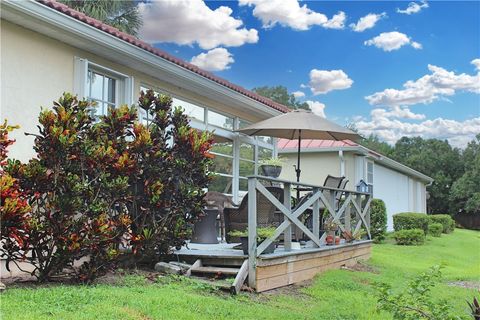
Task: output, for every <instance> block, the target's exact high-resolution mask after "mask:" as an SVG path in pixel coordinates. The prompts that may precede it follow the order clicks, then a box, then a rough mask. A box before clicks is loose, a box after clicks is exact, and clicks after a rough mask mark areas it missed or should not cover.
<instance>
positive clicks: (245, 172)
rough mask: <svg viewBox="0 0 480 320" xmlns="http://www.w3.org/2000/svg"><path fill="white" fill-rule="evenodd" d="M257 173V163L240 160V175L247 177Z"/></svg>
mask: <svg viewBox="0 0 480 320" xmlns="http://www.w3.org/2000/svg"><path fill="white" fill-rule="evenodd" d="M254 174H255V163H254V162H250V161H246V160H240V176H242V177H247V176H251V175H254Z"/></svg>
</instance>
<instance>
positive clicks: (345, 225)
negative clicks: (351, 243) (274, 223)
mask: <svg viewBox="0 0 480 320" xmlns="http://www.w3.org/2000/svg"><path fill="white" fill-rule="evenodd" d="M261 181H268V182H270V183H275V184H282V185H283V189H284V202H283V203H281V202H280V201H279V200H278V199H277V198H276V197H275V196H274V195H273V194H272V193H270V191H268V190H267V188H265V187H264V186H263V184H262V183H261ZM292 186H296V187H297V188H303V189H309V190H311V191H310V193H309V196H308V198H307V199H306V200H305V201H302V202H301V203H300V204H299V205H297V206H296V207H293V208H292V207H291V188H292ZM257 191H258V192H260V193H261V194H262V195H263V196H265V198H267V199H268V201H270V202H271V203H272V204H273V205H274V206H275V207H276V208H277V209H278V210H279V211H280V212H281V213H282V214H283V216H284V221H283V222H282V223H281V224H280V225H279V226H278V227H277V228H276V230H275V232H274V234H273V235H272V236H271V237H270V238H268V239H265V240H264V241H262V242H261V243H260V244H258V245H257V241H256V240H257V207H256V206H257ZM339 193H341V194H343V198H342V199H341V200H340V201H338V202H339V203H336V201H337V200H336V199H339V197H337V195H338V194H339ZM248 194H249V198H248V246H249V284H250V286H252V287H253V286H255V266H256V259H257V257H258V256H260V255H261V254H262V253H263V252H264V251H265V249H266V248H267V247H268V246H270V245H271V244H272V243H273V242H275V241H276V240H277V239H279V237H280V236H281V235H282V234H283V239H284V248H285V250H286V251H289V250H291V243H292V227H294V226H295V227H297V228H298V229H300V230H301V232H303V233H304V234H305V236H306V237H308V238H309V239H310V240H311V241H312V242H313V243H314V244H315V245H316V246H317V247H320V246H322V245H323V244H324V242H325V239H326V236H327V234H326V233H324V234H323V235H322V236H321V237H320V210H321V208H325V209H326V212H328V214H329V217H330V218H331V219H332V222H334V223H335V224H336V225H338V228H339V229H340V230H341V231H342V232H345V231H347V230H348V231H351V232H352V234H355V233H357V232H359V231H360V229H361V228H362V226H363V227H364V228H365V230H366V233H367V236H368V239H371V235H370V203H371V201H372V196H371V194H369V193H363V192H357V191H350V190H342V189H336V188H327V187H323V186H315V185H309V184H304V183H298V182H292V181H286V180H280V179H274V178H269V177H263V176H251V177H249V178H248ZM337 208H338V209H337ZM308 209H311V211H312V228H311V230H310V229H309V228H308V227H307V226H306V225H305V224H304V223H303V222H302V221H301V220H300V216H301V215H302V214H303V213H305V211H307V210H308ZM352 210H353V213H355V217H356V225H355V228H354V229H352V225H351V224H352V219H351V217H352ZM324 218H325V217H324ZM352 230H353V231H352Z"/></svg>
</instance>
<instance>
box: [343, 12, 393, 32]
mask: <svg viewBox="0 0 480 320" xmlns="http://www.w3.org/2000/svg"><path fill="white" fill-rule="evenodd" d="M386 16H387V14H386V13H385V12H382V13H379V14H375V13H369V14H367V15H366V16H364V17H361V18H360V19H358V22H357V23H352V24H350V28H352V30H353V31H355V32H363V31H365V30H367V29H371V28H373V27H374V26H375V24H376V23H377V22H378V21H379V20H380V19H382V18H384V17H386Z"/></svg>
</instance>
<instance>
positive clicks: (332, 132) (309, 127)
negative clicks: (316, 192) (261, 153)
mask: <svg viewBox="0 0 480 320" xmlns="http://www.w3.org/2000/svg"><path fill="white" fill-rule="evenodd" d="M237 132H241V133H244V134H247V135H250V136H268V137H276V138H285V139H290V140H293V139H298V158H297V167H296V168H295V171H296V173H297V182H299V181H300V173H301V170H300V145H301V140H302V138H303V139H321V140H347V139H348V140H358V139H359V138H361V137H360V136H359V135H358V134H357V133H356V132H354V131H352V130H349V129H347V128H345V127H342V126H339V125H338V124H335V123H333V122H331V121H328V120H327V119H325V118H322V117H320V116H317V115H316V114H314V113H313V112H311V111H305V110H295V111H292V112H287V113H284V114H281V115H279V116H276V117H273V118H270V119H267V120H263V121H260V122H258V123H255V124H252V125H250V126H248V127H246V128H243V129H240V130H237Z"/></svg>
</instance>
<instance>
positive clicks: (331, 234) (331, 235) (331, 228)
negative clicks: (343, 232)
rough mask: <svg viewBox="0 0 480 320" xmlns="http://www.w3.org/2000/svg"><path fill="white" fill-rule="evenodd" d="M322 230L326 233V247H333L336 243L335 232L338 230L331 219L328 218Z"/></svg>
mask: <svg viewBox="0 0 480 320" xmlns="http://www.w3.org/2000/svg"><path fill="white" fill-rule="evenodd" d="M323 228H324V229H325V231H326V232H327V237H326V238H325V241H326V242H327V245H333V244H334V242H336V239H335V232H336V231H337V230H338V224H337V223H336V222H335V221H333V219H332V218H329V219H327V220H326V221H325V223H324V224H323Z"/></svg>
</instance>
